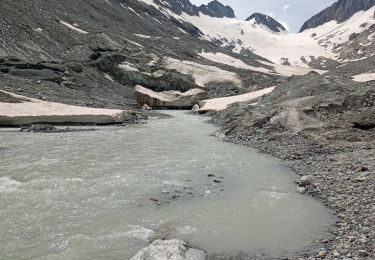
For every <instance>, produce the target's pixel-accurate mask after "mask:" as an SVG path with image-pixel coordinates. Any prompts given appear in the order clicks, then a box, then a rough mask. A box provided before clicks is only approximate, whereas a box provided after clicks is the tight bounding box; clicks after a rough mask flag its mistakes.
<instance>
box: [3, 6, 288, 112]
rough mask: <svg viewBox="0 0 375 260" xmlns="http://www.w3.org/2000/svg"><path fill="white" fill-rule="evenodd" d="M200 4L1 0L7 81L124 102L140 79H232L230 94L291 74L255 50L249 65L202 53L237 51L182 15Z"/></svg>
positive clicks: (55, 93)
mask: <svg viewBox="0 0 375 260" xmlns="http://www.w3.org/2000/svg"><path fill="white" fill-rule="evenodd" d="M215 6H216V7H217V6H218V4H217V3H212V4H211V5H208V6H207V8H209V10H211V11H212V12H213V13H211V15H215V12H216V11H217V12H218V13H217V15H218V16H221V15H226V14H225V13H224V14H223V13H220V8H219V9H218V10H216V9H215ZM219 7H220V5H219ZM25 10H28V11H27V12H25ZM82 10H85V11H84V12H82ZM198 10H199V8H198V9H197V7H195V6H194V5H192V4H191V3H190V2H189V1H187V0H186V1H175V0H170V4H168V1H163V2H159V1H158V0H155V1H153V0H107V1H103V0H93V1H84V0H77V1H73V0H68V1H57V0H51V1H47V2H46V1H43V0H35V1H33V2H32V3H31V2H24V1H21V0H15V1H10V0H4V1H1V2H0V14H1V18H0V24H1V28H2V31H1V41H0V77H1V82H3V86H2V88H5V89H6V90H8V91H10V92H17V93H18V94H22V95H28V96H30V97H35V98H39V99H43V100H48V101H54V102H65V103H70V104H75V105H76V104H79V105H88V106H100V107H104V106H111V107H114V108H122V107H127V106H132V105H134V86H135V85H137V84H141V85H143V86H145V87H148V88H150V89H152V90H154V91H164V90H179V91H186V90H188V89H192V88H196V87H208V88H210V87H211V86H213V87H214V89H219V88H218V86H219V85H220V84H224V87H222V88H220V91H219V90H218V91H219V92H220V93H221V95H227V94H228V91H229V92H231V91H237V92H238V91H246V89H247V88H250V89H251V90H254V88H262V87H267V86H270V85H274V83H275V81H278V79H279V78H280V77H281V76H283V75H281V74H279V73H276V71H275V70H274V69H273V68H272V67H271V66H269V65H268V64H263V63H261V62H259V60H261V61H265V59H264V58H262V57H260V56H257V55H255V54H252V53H249V55H247V56H239V55H237V56H236V59H238V60H240V61H241V62H243V63H245V64H247V65H248V66H249V67H247V68H244V67H237V66H229V65H228V64H224V63H218V62H215V61H212V60H209V59H205V58H202V57H201V56H200V55H199V54H200V53H201V51H202V49H204V50H206V51H207V52H210V53H225V54H226V55H232V54H231V53H230V52H229V51H228V50H227V49H225V48H222V47H221V46H218V45H217V44H216V43H214V42H211V41H207V40H206V39H204V36H203V33H202V32H201V31H199V29H198V28H196V27H195V26H194V25H192V24H191V23H189V22H188V21H186V20H184V19H183V18H182V17H181V16H179V15H178V13H181V15H182V16H183V15H187V14H186V13H190V14H191V15H192V16H194V17H199V16H195V15H199V12H198ZM224 10H227V9H226V8H224ZM201 15H202V16H205V15H203V14H202V13H201ZM228 15H231V14H228ZM215 19H221V18H215ZM253 68H254V69H253ZM252 69H253V70H252ZM217 72H220V73H217ZM203 74H204V75H203ZM221 75H232V77H231V78H230V79H229V80H228V79H227V78H223V77H222V76H221ZM23 86H28V87H27V88H26V87H23ZM231 89H234V90H231ZM218 91H216V90H215V91H211V92H210V93H211V94H212V95H217V94H218ZM116 93H118V94H116Z"/></svg>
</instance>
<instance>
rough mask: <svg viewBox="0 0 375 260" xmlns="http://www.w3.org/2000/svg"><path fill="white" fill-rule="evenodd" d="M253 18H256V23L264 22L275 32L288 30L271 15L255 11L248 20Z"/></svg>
mask: <svg viewBox="0 0 375 260" xmlns="http://www.w3.org/2000/svg"><path fill="white" fill-rule="evenodd" d="M252 19H255V23H256V24H263V25H265V26H267V27H268V28H269V29H270V30H271V31H273V32H286V29H285V28H284V26H283V25H282V24H280V23H279V22H278V21H276V20H275V19H273V18H272V17H271V16H268V15H264V14H260V13H254V14H252V15H251V16H250V17H249V18H247V19H246V21H250V20H252Z"/></svg>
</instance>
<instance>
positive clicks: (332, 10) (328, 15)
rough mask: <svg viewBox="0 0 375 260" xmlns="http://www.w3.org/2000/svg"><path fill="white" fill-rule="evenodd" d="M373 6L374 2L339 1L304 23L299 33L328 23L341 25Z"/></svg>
mask: <svg viewBox="0 0 375 260" xmlns="http://www.w3.org/2000/svg"><path fill="white" fill-rule="evenodd" d="M374 5H375V0H339V1H337V2H336V3H334V4H333V5H331V6H330V7H328V8H326V9H324V10H323V11H321V12H320V13H319V14H317V15H314V16H313V17H311V18H310V19H309V20H308V21H306V22H305V23H304V24H303V26H302V28H301V30H300V32H303V31H305V30H307V29H311V28H316V27H318V26H320V25H323V24H325V23H328V22H330V21H336V22H337V23H342V22H344V21H346V20H347V19H349V18H350V17H352V16H353V15H354V14H355V13H357V12H359V11H367V10H368V9H370V8H371V7H373V6H374Z"/></svg>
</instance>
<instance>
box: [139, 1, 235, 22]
mask: <svg viewBox="0 0 375 260" xmlns="http://www.w3.org/2000/svg"><path fill="white" fill-rule="evenodd" d="M139 1H143V2H145V3H147V4H150V5H153V4H155V5H158V6H162V7H164V8H168V9H170V10H172V11H173V12H174V13H176V14H178V15H181V14H182V13H183V12H184V13H186V14H188V15H194V16H199V13H200V12H201V13H203V14H205V15H208V16H211V17H218V18H222V17H229V18H234V17H235V15H234V11H233V9H232V8H231V7H230V6H225V5H223V4H222V3H220V2H219V1H217V0H214V1H211V2H209V3H208V4H207V5H201V6H199V7H197V6H195V5H194V4H192V3H191V2H190V1H189V0H179V1H176V0H164V1H162V0H139Z"/></svg>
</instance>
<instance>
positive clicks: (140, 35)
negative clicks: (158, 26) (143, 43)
mask: <svg viewBox="0 0 375 260" xmlns="http://www.w3.org/2000/svg"><path fill="white" fill-rule="evenodd" d="M133 35H135V36H137V37H139V38H144V39H149V38H151V36H149V35H144V34H138V33H135V34H133Z"/></svg>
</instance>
